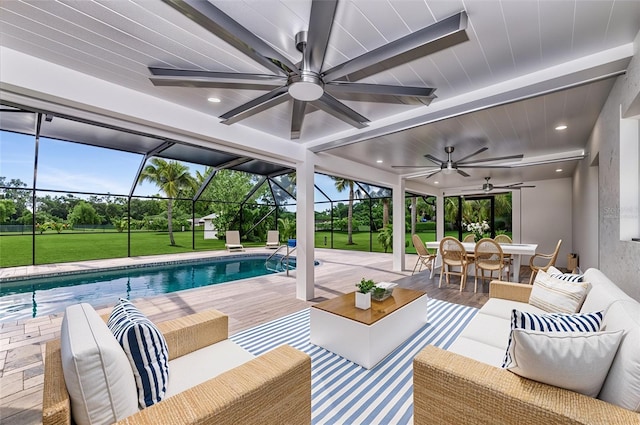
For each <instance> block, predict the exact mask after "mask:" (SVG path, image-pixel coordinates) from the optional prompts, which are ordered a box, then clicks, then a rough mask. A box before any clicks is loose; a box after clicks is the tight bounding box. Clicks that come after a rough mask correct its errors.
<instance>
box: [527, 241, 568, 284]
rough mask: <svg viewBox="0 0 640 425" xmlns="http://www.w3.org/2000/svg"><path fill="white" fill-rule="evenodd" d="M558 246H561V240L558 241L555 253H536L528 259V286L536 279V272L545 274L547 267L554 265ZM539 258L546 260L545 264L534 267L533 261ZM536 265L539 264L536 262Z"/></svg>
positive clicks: (558, 249)
mask: <svg viewBox="0 0 640 425" xmlns="http://www.w3.org/2000/svg"><path fill="white" fill-rule="evenodd" d="M560 245H562V239H560V240H559V241H558V244H557V245H556V249H555V251H553V252H552V253H551V254H542V253H536V254H535V255H534V256H532V257H531V258H530V259H529V267H530V268H531V277H530V278H529V285H531V284H533V280H534V279H535V278H536V275H537V274H538V271H540V270H542V271H545V272H546V271H547V270H548V269H549V267H551V266H555V265H556V259H557V258H558V252H560ZM540 258H542V259H545V260H547V262H546V263H545V264H544V265H535V264H534V263H535V261H536V260H538V259H540ZM538 264H540V262H538Z"/></svg>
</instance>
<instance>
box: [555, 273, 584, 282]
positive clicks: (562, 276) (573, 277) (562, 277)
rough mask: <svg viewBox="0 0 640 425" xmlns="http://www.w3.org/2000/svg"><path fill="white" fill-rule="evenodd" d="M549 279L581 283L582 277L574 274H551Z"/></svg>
mask: <svg viewBox="0 0 640 425" xmlns="http://www.w3.org/2000/svg"><path fill="white" fill-rule="evenodd" d="M551 277H555V278H556V279H560V280H566V281H567V282H582V279H583V277H584V276H583V275H581V274H574V273H551Z"/></svg>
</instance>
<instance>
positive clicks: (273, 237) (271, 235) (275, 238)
mask: <svg viewBox="0 0 640 425" xmlns="http://www.w3.org/2000/svg"><path fill="white" fill-rule="evenodd" d="M278 242H280V232H279V231H277V230H269V231H267V243H278Z"/></svg>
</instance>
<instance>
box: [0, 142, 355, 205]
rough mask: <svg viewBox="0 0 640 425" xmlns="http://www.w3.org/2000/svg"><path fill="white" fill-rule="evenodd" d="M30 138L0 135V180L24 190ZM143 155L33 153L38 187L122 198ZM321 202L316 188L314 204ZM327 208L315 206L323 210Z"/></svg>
mask: <svg viewBox="0 0 640 425" xmlns="http://www.w3.org/2000/svg"><path fill="white" fill-rule="evenodd" d="M34 152H35V139H34V137H33V136H28V135H22V134H18V133H11V132H5V131H0V176H2V177H6V180H7V181H9V180H11V179H20V180H22V181H23V182H25V183H27V185H28V186H31V185H32V182H33V165H34ZM142 159H143V156H142V155H137V154H131V153H126V152H120V151H114V150H110V149H103V148H97V147H93V146H88V145H82V144H79V143H68V142H61V141H58V140H53V139H47V138H40V145H39V155H38V175H37V181H38V185H37V186H38V187H40V188H47V189H53V190H63V191H73V192H93V193H111V194H118V195H128V194H129V191H130V190H131V184H132V182H133V181H134V179H135V175H136V172H137V171H138V167H140V162H141V161H142ZM185 165H187V166H189V168H190V171H191V174H192V175H195V173H196V171H200V172H201V173H202V172H204V166H198V165H194V164H185ZM316 184H317V185H319V186H320V187H321V188H322V190H323V191H324V192H325V193H327V195H329V196H330V197H333V199H347V198H348V193H347V192H346V191H344V192H342V193H339V192H338V191H337V190H336V189H335V186H334V183H333V180H331V179H330V178H329V177H327V176H324V175H320V174H317V175H316ZM156 193H158V189H157V187H156V186H155V185H152V184H149V183H143V184H142V185H140V186H138V187H137V188H136V190H135V192H134V195H139V196H147V195H154V194H156ZM325 200H326V199H325V198H324V197H323V196H322V195H320V194H319V193H318V191H317V190H316V202H322V201H325ZM328 208H329V204H328V203H326V204H324V203H323V204H319V205H318V207H317V209H319V210H325V209H328Z"/></svg>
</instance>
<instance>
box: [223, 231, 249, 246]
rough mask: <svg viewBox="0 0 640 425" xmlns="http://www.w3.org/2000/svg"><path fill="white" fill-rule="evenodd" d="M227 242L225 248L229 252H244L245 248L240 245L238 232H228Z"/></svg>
mask: <svg viewBox="0 0 640 425" xmlns="http://www.w3.org/2000/svg"><path fill="white" fill-rule="evenodd" d="M225 240H226V242H225V244H224V246H225V247H226V248H227V251H244V246H243V245H242V244H241V243H240V232H239V231H238V230H227V232H226V239H225Z"/></svg>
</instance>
